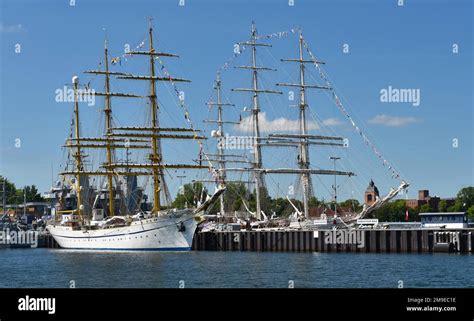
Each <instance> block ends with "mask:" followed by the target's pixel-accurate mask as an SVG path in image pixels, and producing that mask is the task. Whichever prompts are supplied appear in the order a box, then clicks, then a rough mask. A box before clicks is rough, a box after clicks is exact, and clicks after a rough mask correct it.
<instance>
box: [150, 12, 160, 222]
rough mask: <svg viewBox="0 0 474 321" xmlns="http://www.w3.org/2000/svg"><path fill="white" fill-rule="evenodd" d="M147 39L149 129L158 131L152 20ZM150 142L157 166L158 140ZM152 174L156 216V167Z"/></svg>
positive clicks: (153, 161)
mask: <svg viewBox="0 0 474 321" xmlns="http://www.w3.org/2000/svg"><path fill="white" fill-rule="evenodd" d="M148 32H149V37H150V76H151V77H150V108H151V128H152V129H153V130H156V129H158V117H157V109H158V106H157V103H156V87H155V80H154V77H155V57H154V56H153V53H154V52H155V49H154V48H153V26H152V20H151V18H150V28H149V31H148ZM151 142H152V153H153V154H152V155H151V163H152V165H158V164H159V163H160V162H161V157H160V155H159V154H158V138H157V137H156V136H155V135H153V136H152V137H151ZM152 172H153V209H152V211H151V212H152V213H153V214H157V213H158V212H159V211H160V191H161V188H160V181H161V179H160V178H161V177H160V170H159V168H158V167H153V168H152Z"/></svg>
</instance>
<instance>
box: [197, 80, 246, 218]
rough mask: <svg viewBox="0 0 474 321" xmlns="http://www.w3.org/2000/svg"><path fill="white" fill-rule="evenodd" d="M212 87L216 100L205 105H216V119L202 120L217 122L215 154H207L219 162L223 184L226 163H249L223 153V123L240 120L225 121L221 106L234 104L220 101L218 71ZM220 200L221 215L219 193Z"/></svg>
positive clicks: (220, 179) (234, 122) (220, 178)
mask: <svg viewBox="0 0 474 321" xmlns="http://www.w3.org/2000/svg"><path fill="white" fill-rule="evenodd" d="M214 89H215V90H216V96H217V102H208V103H207V105H208V106H210V107H212V106H217V119H216V120H209V119H206V120H204V122H205V123H217V131H218V134H217V135H216V137H217V139H218V143H217V154H207V156H210V157H216V158H215V159H212V158H209V161H215V162H217V163H218V164H219V177H218V181H219V184H225V183H226V182H229V181H228V180H227V173H226V165H225V164H226V163H245V164H249V163H250V162H249V161H247V159H246V157H245V156H244V155H235V154H233V155H232V154H226V153H225V144H224V141H223V140H224V139H225V130H224V124H235V125H238V124H240V121H225V120H224V117H223V114H224V113H223V107H228V106H235V105H234V104H229V103H223V102H222V82H221V77H220V73H218V74H217V76H216V81H215V86H214ZM202 182H215V181H213V180H202ZM232 182H233V183H243V182H246V183H248V181H242V180H232ZM219 200H220V214H221V216H222V217H223V216H224V215H225V203H224V195H223V194H221V195H220V196H219Z"/></svg>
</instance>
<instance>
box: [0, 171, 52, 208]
mask: <svg viewBox="0 0 474 321" xmlns="http://www.w3.org/2000/svg"><path fill="white" fill-rule="evenodd" d="M3 181H5V200H6V204H7V205H11V204H23V202H24V199H25V194H26V201H27V202H44V201H45V200H44V198H43V197H42V196H41V193H40V192H39V191H38V188H37V187H36V186H35V185H30V186H24V187H23V188H17V187H16V186H15V184H14V183H12V182H11V181H9V180H8V179H7V178H6V177H4V176H0V197H4V196H3ZM1 206H3V198H2V199H1V202H0V207H1Z"/></svg>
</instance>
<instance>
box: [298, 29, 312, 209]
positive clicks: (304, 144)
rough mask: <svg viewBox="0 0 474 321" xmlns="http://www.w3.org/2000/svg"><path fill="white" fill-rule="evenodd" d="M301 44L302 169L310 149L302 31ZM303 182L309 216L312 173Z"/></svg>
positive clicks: (305, 207)
mask: <svg viewBox="0 0 474 321" xmlns="http://www.w3.org/2000/svg"><path fill="white" fill-rule="evenodd" d="M299 46H300V48H299V49H300V134H301V135H302V136H303V137H302V138H301V145H300V162H299V167H300V168H301V169H309V164H310V162H309V151H308V139H307V138H306V137H305V135H306V134H307V124H306V93H305V81H304V62H303V35H302V34H301V33H300V37H299ZM301 184H302V186H303V209H304V216H305V217H306V218H308V217H309V205H308V202H309V197H310V196H311V193H312V190H311V189H312V186H313V184H312V181H311V174H310V173H308V172H305V173H303V174H301Z"/></svg>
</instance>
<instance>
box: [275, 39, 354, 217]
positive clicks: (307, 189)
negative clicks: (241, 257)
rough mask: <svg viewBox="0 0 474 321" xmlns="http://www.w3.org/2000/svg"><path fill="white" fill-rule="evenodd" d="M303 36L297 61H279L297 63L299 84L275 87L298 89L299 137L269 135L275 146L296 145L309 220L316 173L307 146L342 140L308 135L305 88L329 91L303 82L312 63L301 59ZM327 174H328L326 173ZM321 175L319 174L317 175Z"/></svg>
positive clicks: (338, 144) (304, 207)
mask: <svg viewBox="0 0 474 321" xmlns="http://www.w3.org/2000/svg"><path fill="white" fill-rule="evenodd" d="M303 42H304V40H303V34H302V33H301V32H300V35H299V57H298V58H297V59H281V61H287V62H297V63H298V64H299V83H298V84H293V83H278V84H277V86H285V87H297V88H299V93H300V95H299V135H296V134H295V135H279V134H273V135H270V136H271V137H272V138H274V139H277V140H278V142H277V143H275V144H288V145H291V144H293V143H296V146H298V148H299V160H298V166H299V173H300V177H301V185H302V188H303V211H304V216H305V217H306V218H309V198H310V196H311V195H312V188H313V184H312V180H311V174H315V173H317V172H315V171H313V170H311V169H310V160H309V145H310V144H312V145H325V146H328V145H329V146H342V144H341V143H326V142H321V141H319V142H318V141H314V139H317V140H337V141H342V138H339V137H327V136H314V135H308V127H307V123H306V108H307V107H308V104H307V103H306V88H313V89H330V88H328V87H324V86H317V85H307V84H306V82H305V66H304V65H305V63H314V61H312V60H305V59H304V57H303ZM317 63H320V64H324V62H321V61H318V62H317ZM282 139H294V140H295V141H283V140H282ZM327 173H329V172H327ZM332 173H334V175H353V173H345V172H337V171H336V170H334V171H332ZM319 174H321V173H319Z"/></svg>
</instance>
